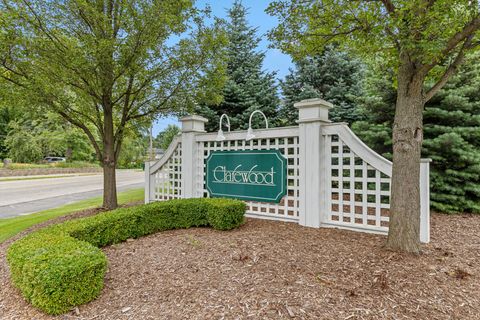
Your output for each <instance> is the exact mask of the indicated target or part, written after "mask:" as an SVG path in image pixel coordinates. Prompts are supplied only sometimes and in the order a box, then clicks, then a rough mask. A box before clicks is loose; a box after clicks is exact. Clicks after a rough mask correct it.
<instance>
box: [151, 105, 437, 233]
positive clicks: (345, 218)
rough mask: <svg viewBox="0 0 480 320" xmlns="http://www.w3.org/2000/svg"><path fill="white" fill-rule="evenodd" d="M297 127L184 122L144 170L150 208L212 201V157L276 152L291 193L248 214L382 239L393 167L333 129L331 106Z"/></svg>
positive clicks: (425, 173) (423, 221) (425, 210)
mask: <svg viewBox="0 0 480 320" xmlns="http://www.w3.org/2000/svg"><path fill="white" fill-rule="evenodd" d="M296 107H298V108H299V121H298V123H299V126H298V127H288V128H275V129H263V130H255V134H254V138H253V139H252V140H249V139H250V138H251V136H250V135H248V139H247V132H246V131H235V132H228V133H225V134H224V135H223V136H222V138H224V139H225V140H223V141H217V134H216V133H205V131H204V124H205V121H206V119H204V118H202V117H198V116H188V117H184V118H182V119H181V121H182V134H181V136H178V137H176V138H175V140H174V141H173V142H172V144H171V145H170V147H169V148H168V150H167V151H166V152H165V154H164V156H163V157H162V159H160V160H159V161H157V162H156V163H155V164H153V165H152V164H149V163H147V164H146V168H145V172H146V176H145V177H146V181H147V183H146V190H145V191H146V192H145V202H150V201H163V200H169V199H175V198H192V197H209V196H210V195H209V192H208V190H207V189H206V185H205V183H206V181H205V180H206V173H205V171H206V168H205V167H206V159H207V158H208V157H209V156H210V154H211V153H212V152H213V151H238V150H279V151H280V153H281V154H282V155H283V156H284V157H285V158H286V161H287V185H286V188H287V192H286V194H285V196H283V198H282V199H281V200H280V202H278V203H274V202H271V203H269V202H254V201H248V202H247V215H248V216H252V217H257V218H265V219H273V220H284V221H295V222H298V223H300V224H301V225H304V226H309V227H316V228H318V227H336V228H345V229H350V230H356V231H368V232H375V233H383V234H385V233H386V232H387V231H388V223H389V210H390V187H391V186H390V185H391V174H392V164H391V162H390V161H388V160H386V159H385V158H383V157H381V156H380V155H379V154H377V153H375V152H374V151H373V150H371V149H370V148H368V147H367V146H366V145H365V144H364V143H363V142H362V141H361V140H360V139H358V137H357V136H355V134H354V133H353V132H352V131H351V130H350V129H349V128H348V126H347V125H346V124H343V123H330V122H329V121H328V109H329V108H330V107H331V105H330V104H328V103H327V102H325V101H323V100H318V99H316V100H315V99H314V100H305V101H302V102H300V103H298V104H296ZM419 187H420V202H421V203H420V207H421V217H420V240H421V241H422V242H428V241H429V235H430V231H429V229H430V226H429V221H430V220H429V197H430V195H429V164H428V161H425V160H423V161H422V163H421V164H420V186H419Z"/></svg>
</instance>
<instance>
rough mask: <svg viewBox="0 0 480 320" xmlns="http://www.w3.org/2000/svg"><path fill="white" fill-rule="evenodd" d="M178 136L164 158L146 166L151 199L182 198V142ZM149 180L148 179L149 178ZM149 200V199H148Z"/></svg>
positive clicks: (147, 192) (148, 192)
mask: <svg viewBox="0 0 480 320" xmlns="http://www.w3.org/2000/svg"><path fill="white" fill-rule="evenodd" d="M180 140H181V139H180V137H176V138H175V139H174V140H173V142H172V143H171V145H170V147H169V148H168V149H167V150H166V152H165V154H164V155H163V157H162V159H160V160H159V161H158V162H157V163H155V164H154V165H153V166H149V165H148V164H147V165H146V166H145V173H146V177H148V179H149V180H150V181H149V183H148V184H147V187H148V189H149V190H148V191H146V192H145V194H146V195H147V194H148V195H149V199H148V202H149V201H164V200H170V199H178V198H182V143H181V142H180ZM147 181H148V180H147ZM146 202H147V201H146Z"/></svg>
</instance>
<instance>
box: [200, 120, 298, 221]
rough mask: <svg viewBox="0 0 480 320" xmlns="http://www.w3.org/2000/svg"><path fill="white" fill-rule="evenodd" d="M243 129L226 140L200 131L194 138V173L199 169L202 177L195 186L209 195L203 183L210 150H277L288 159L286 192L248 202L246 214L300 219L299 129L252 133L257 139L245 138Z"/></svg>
mask: <svg viewBox="0 0 480 320" xmlns="http://www.w3.org/2000/svg"><path fill="white" fill-rule="evenodd" d="M245 135H246V132H243V131H240V132H232V133H226V134H225V138H226V140H224V141H221V142H218V141H215V138H216V134H201V135H199V136H197V137H196V141H197V144H198V145H197V150H198V153H197V156H198V157H199V160H200V161H197V163H198V165H199V167H198V170H197V172H202V175H201V178H200V179H199V180H197V181H196V186H197V188H198V187H201V188H202V190H203V196H205V197H209V196H210V195H209V193H208V190H207V189H206V186H205V159H207V158H208V156H209V155H210V152H212V151H236V150H279V151H280V152H281V153H282V155H283V156H284V157H285V158H286V159H287V194H286V196H285V197H283V199H282V200H281V201H280V203H278V204H277V203H269V202H254V201H247V202H246V203H247V215H248V216H253V217H258V218H268V219H275V220H291V221H292V220H293V221H298V219H299V200H298V194H299V176H298V174H299V173H298V165H299V158H298V146H299V143H298V128H281V129H269V130H259V131H256V132H255V135H256V138H255V139H253V140H250V141H245Z"/></svg>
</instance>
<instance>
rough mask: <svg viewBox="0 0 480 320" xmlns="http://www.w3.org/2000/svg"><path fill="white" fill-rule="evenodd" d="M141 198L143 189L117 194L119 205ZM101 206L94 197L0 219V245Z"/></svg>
mask: <svg viewBox="0 0 480 320" xmlns="http://www.w3.org/2000/svg"><path fill="white" fill-rule="evenodd" d="M143 197H144V191H143V188H140V189H133V190H129V191H124V192H119V193H118V202H119V204H125V203H129V202H135V201H140V200H143ZM101 204H102V197H96V198H92V199H86V200H82V201H78V202H75V203H71V204H67V205H65V206H62V207H58V208H54V209H49V210H45V211H40V212H37V213H32V214H30V215H27V216H19V217H14V218H7V219H0V243H1V242H3V241H5V240H6V239H8V238H10V237H13V236H14V235H16V234H17V233H19V232H20V231H23V230H25V229H27V228H29V227H31V226H33V225H35V224H37V223H40V222H43V221H46V220H49V219H52V218H56V217H59V216H64V215H68V214H70V213H73V212H76V211H80V210H85V209H90V208H95V207H98V206H100V205H101Z"/></svg>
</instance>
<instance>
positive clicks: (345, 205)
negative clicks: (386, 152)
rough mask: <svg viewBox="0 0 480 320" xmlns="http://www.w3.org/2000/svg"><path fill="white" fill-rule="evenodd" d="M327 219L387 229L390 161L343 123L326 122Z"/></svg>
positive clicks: (345, 223) (329, 221)
mask: <svg viewBox="0 0 480 320" xmlns="http://www.w3.org/2000/svg"><path fill="white" fill-rule="evenodd" d="M323 133H324V134H325V136H326V139H325V141H326V145H325V148H326V149H327V150H326V151H327V153H328V154H329V155H330V161H328V164H329V165H328V167H327V169H326V170H327V184H328V188H327V190H328V191H327V205H326V208H327V221H326V222H325V223H329V224H332V225H338V226H340V227H351V228H359V227H360V228H364V229H367V230H372V231H380V232H386V231H388V221H389V209H390V184H391V178H390V176H391V172H392V165H391V163H390V162H389V161H388V160H386V159H384V158H383V157H381V156H379V155H378V154H376V153H375V152H374V151H373V150H371V149H370V148H368V147H367V146H365V145H364V144H363V143H362V142H361V141H360V140H359V139H358V138H357V137H356V136H355V135H354V134H353V132H351V131H350V129H349V128H348V127H347V126H346V125H343V124H335V125H330V126H325V127H324V129H323Z"/></svg>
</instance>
